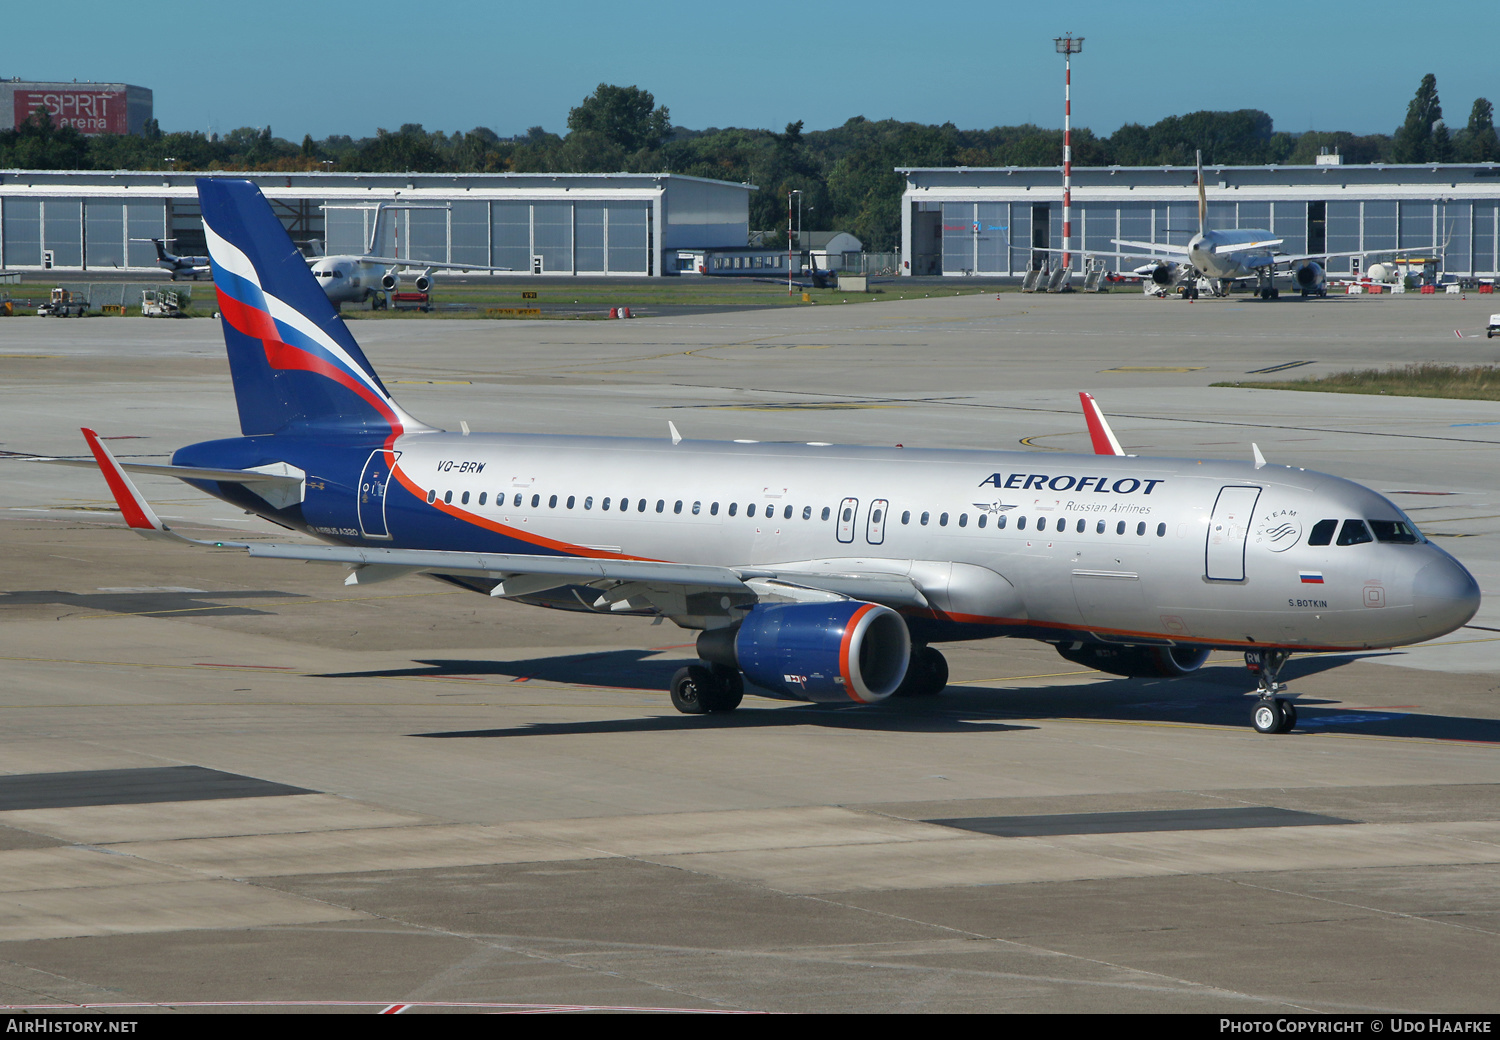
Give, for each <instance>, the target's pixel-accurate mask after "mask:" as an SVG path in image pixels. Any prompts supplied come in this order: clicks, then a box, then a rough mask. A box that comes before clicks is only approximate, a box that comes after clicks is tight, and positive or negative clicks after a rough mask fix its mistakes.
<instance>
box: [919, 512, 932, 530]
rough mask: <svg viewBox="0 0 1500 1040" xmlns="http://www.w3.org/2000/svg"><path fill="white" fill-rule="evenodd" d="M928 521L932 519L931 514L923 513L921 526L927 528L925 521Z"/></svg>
mask: <svg viewBox="0 0 1500 1040" xmlns="http://www.w3.org/2000/svg"><path fill="white" fill-rule="evenodd" d="M930 519H932V514H931V513H923V514H922V520H921V524H922V526H923V527H926V526H927V521H928V520H930Z"/></svg>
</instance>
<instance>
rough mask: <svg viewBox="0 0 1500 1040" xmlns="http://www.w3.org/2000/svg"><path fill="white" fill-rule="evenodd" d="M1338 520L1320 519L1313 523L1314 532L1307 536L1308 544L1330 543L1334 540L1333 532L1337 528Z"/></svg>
mask: <svg viewBox="0 0 1500 1040" xmlns="http://www.w3.org/2000/svg"><path fill="white" fill-rule="evenodd" d="M1338 526H1339V522H1338V521H1337V520H1319V521H1318V522H1317V523H1315V524H1313V528H1312V533H1311V534H1309V535H1308V536H1307V544H1308V545H1329V544H1331V543H1332V542H1333V532H1334V531H1335V530H1337V528H1338Z"/></svg>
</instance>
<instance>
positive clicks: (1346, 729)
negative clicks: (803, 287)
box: [0, 287, 1500, 1013]
mask: <svg viewBox="0 0 1500 1040" xmlns="http://www.w3.org/2000/svg"><path fill="white" fill-rule="evenodd" d="M951 292H952V290H951V289H947V290H945V289H940V288H937V287H934V295H933V297H932V298H930V299H927V300H921V301H911V302H905V303H889V304H887V303H884V302H881V303H877V304H873V305H870V304H867V305H864V306H859V307H855V306H853V305H852V304H851V305H849V306H848V308H847V309H844V307H842V306H841V305H838V304H832V305H819V306H816V307H802V308H796V309H789V310H776V311H768V310H762V311H750V312H735V313H727V314H718V315H697V316H692V317H683V318H669V319H660V320H651V321H616V322H609V323H607V324H606V323H602V322H528V321H475V322H467V321H450V320H391V321H353V322H351V328H352V329H353V331H354V334H355V336H356V338H358V339H359V340H360V342H361V343H362V345H363V346H364V347H365V349H366V351H367V353H368V354H369V355H370V357H371V359H372V360H373V362H374V364H375V366H376V367H377V369H378V370H379V371H380V373H381V375H382V377H383V378H384V380H385V382H386V383H387V385H388V386H389V387H390V389H391V390H392V392H393V393H395V394H396V395H397V396H398V397H399V398H400V399H401V400H402V402H403V404H404V405H405V406H406V407H407V408H408V410H410V411H411V412H412V413H413V414H415V415H417V416H419V417H421V418H422V419H424V420H426V421H428V422H430V423H432V424H434V425H438V426H444V427H449V428H457V426H458V424H459V422H460V420H465V421H467V422H468V423H469V424H470V425H471V427H473V428H474V429H476V430H488V429H512V430H527V431H537V432H559V433H561V432H590V433H605V434H615V433H618V434H629V435H637V434H640V435H647V436H658V435H659V436H662V437H665V436H667V427H666V423H667V420H668V419H670V420H672V421H673V422H675V423H676V424H677V426H678V427H679V428H680V429H681V431H682V432H683V434H684V435H685V436H688V437H710V438H755V439H762V440H825V441H836V442H857V443H879V444H894V443H901V444H905V445H907V446H912V447H916V446H986V447H996V448H1015V449H1022V450H1033V451H1038V452H1049V451H1059V450H1064V451H1087V450H1088V440H1087V435H1086V433H1085V431H1084V427H1083V421H1082V417H1081V415H1080V414H1079V411H1078V405H1077V397H1076V391H1077V390H1080V389H1086V390H1090V391H1092V392H1093V393H1095V394H1096V395H1097V396H1098V397H1099V399H1100V401H1101V403H1102V404H1103V406H1104V408H1105V410H1106V411H1107V412H1108V413H1109V414H1110V416H1111V418H1112V421H1113V422H1114V425H1115V429H1116V431H1117V432H1118V433H1119V435H1120V437H1121V440H1122V441H1123V442H1124V443H1125V446H1126V449H1127V450H1128V451H1130V452H1132V453H1139V454H1161V455H1188V456H1193V457H1201V458H1249V457H1250V452H1251V448H1250V443H1251V442H1252V441H1253V442H1255V443H1257V444H1258V445H1259V447H1260V450H1261V451H1262V452H1263V453H1264V454H1265V455H1266V457H1267V458H1268V459H1269V460H1270V461H1272V462H1275V463H1288V464H1293V465H1300V466H1307V467H1310V468H1318V469H1323V470H1327V471H1330V472H1334V473H1338V474H1340V475H1342V476H1347V477H1351V478H1353V479H1356V480H1359V481H1361V482H1364V483H1366V484H1369V485H1370V486H1372V487H1375V488H1377V489H1380V490H1381V491H1383V492H1385V493H1387V494H1389V495H1391V497H1392V498H1393V499H1394V500H1395V501H1396V502H1397V503H1398V504H1400V505H1401V506H1402V508H1404V509H1406V510H1407V512H1408V513H1409V514H1410V515H1411V516H1412V517H1413V518H1414V519H1415V520H1416V521H1417V522H1418V523H1419V524H1420V525H1421V526H1422V528H1423V529H1424V531H1426V532H1427V533H1428V534H1429V535H1430V536H1432V537H1434V538H1435V539H1438V540H1440V544H1442V545H1443V546H1444V547H1445V548H1448V549H1449V550H1450V551H1452V552H1453V553H1454V554H1455V555H1456V556H1458V557H1459V558H1460V559H1461V560H1462V561H1463V562H1464V563H1465V564H1466V565H1467V566H1468V567H1469V568H1470V569H1471V570H1472V571H1473V572H1474V573H1475V575H1476V576H1477V577H1478V578H1479V581H1480V584H1481V587H1482V588H1483V590H1484V592H1485V595H1486V597H1487V598H1486V601H1485V604H1484V606H1483V607H1482V608H1481V610H1480V613H1479V614H1478V616H1476V617H1475V618H1474V620H1473V622H1472V623H1471V625H1470V626H1469V627H1467V628H1465V629H1463V630H1461V631H1459V632H1457V633H1454V634H1453V635H1451V636H1449V637H1446V638H1445V639H1443V640H1440V641H1438V642H1436V643H1432V644H1426V645H1423V646H1416V647H1406V648H1398V649H1396V650H1392V651H1389V652H1382V653H1372V654H1350V655H1321V656H1319V655H1310V656H1304V657H1296V658H1293V662H1292V664H1291V665H1289V666H1288V669H1287V673H1286V675H1287V676H1288V677H1289V679H1290V682H1291V686H1292V689H1293V691H1295V693H1296V694H1297V695H1298V703H1299V716H1300V719H1299V727H1298V729H1297V730H1296V731H1295V732H1293V733H1292V734H1289V735H1286V736H1282V737H1263V736H1259V735H1257V734H1256V733H1255V732H1254V731H1253V730H1251V729H1250V727H1249V725H1248V721H1249V710H1250V705H1251V703H1252V702H1253V697H1252V696H1251V692H1250V691H1251V690H1252V689H1253V683H1252V682H1251V681H1250V680H1249V678H1248V677H1247V675H1246V673H1245V670H1244V668H1243V665H1242V663H1241V662H1240V661H1239V660H1238V659H1237V658H1236V656H1235V655H1231V654H1216V655H1214V658H1213V659H1212V660H1211V662H1210V664H1209V665H1208V666H1206V667H1205V668H1204V669H1203V670H1202V671H1200V672H1199V673H1197V674H1195V675H1193V676H1191V677H1188V678H1184V679H1179V680H1174V681H1148V680H1129V679H1120V678H1115V677H1111V676H1106V675H1102V674H1100V673H1096V672H1091V671H1086V670H1082V669H1080V668H1078V667H1077V666H1075V665H1072V664H1069V663H1068V662H1066V661H1063V660H1062V659H1061V658H1060V657H1058V656H1057V654H1056V653H1055V652H1054V651H1053V650H1052V648H1051V647H1049V646H1047V645H1046V644H1039V643H1023V642H1012V641H1004V640H994V641H988V642H981V643H967V644H957V645H952V646H949V647H946V648H945V653H946V655H947V657H948V659H949V662H950V665H951V671H952V684H951V685H950V687H949V689H948V690H947V692H946V693H945V694H944V695H943V696H942V697H940V698H937V699H934V700H931V701H925V702H910V701H907V702H902V703H895V704H890V703H888V704H884V705H879V706H875V707H871V708H847V709H844V708H835V707H825V706H818V705H802V704H789V703H784V702H779V701H771V700H765V699H761V698H756V697H748V698H747V699H746V703H745V705H744V707H743V708H742V709H741V710H740V711H738V712H735V713H734V714H733V715H732V716H728V717H723V718H718V717H713V718H706V717H687V716H682V715H679V714H677V713H676V712H675V711H673V709H672V708H671V705H670V703H669V702H668V700H667V698H666V695H665V693H664V689H665V686H666V684H667V681H668V680H669V678H670V676H671V674H672V672H673V671H674V670H675V669H676V668H677V667H679V666H680V665H681V663H682V662H683V661H685V660H687V659H689V658H690V657H692V656H693V651H692V648H691V644H692V633H688V632H683V631H681V630H678V629H676V628H674V627H673V626H671V625H670V624H668V625H661V626H652V625H651V624H650V623H649V622H648V621H645V620H643V619H634V618H622V617H597V618H596V617H580V616H577V615H559V614H557V613H555V612H550V611H540V610H536V609H533V608H527V607H523V606H518V605H515V604H509V603H503V602H494V601H491V600H489V599H487V598H485V597H480V596H476V595H473V594H466V593H461V592H458V591H456V590H450V589H448V588H446V587H443V586H440V585H438V584H436V583H433V582H430V581H426V580H423V579H415V578H413V579H406V580H402V581H396V582H390V583H386V584H380V585H375V586H368V587H354V588H346V587H345V586H343V585H342V583H341V580H342V577H343V572H342V571H341V570H339V569H336V568H321V567H317V566H306V565H301V564H294V563H286V562H275V561H264V562H261V561H251V560H249V559H248V558H246V557H244V556H243V555H242V554H240V553H237V552H231V551H222V552H216V551H197V550H193V549H191V548H188V547H183V546H176V545H169V544H159V543H155V542H147V541H144V540H141V539H139V538H137V537H136V536H134V535H132V534H130V533H129V532H128V531H126V530H125V529H124V528H123V524H122V522H121V520H120V518H119V517H118V515H117V513H116V512H115V511H114V508H113V505H112V502H111V500H110V499H109V497H108V493H107V490H106V488H105V486H104V483H103V481H102V479H101V478H100V477H99V475H98V474H97V473H96V472H91V471H88V470H83V469H67V468H61V467H52V466H43V465H38V464H35V463H31V462H25V461H21V460H19V459H16V458H6V457H4V456H0V669H3V670H0V676H3V679H0V722H3V725H0V1004H4V1005H9V1006H28V1007H40V1006H54V1005H70V1006H77V1005H101V1004H114V1005H145V1006H151V1007H160V1008H163V1009H168V1008H176V1009H181V1010H207V1009H213V1008H217V1007H225V1006H226V1005H228V1004H230V1003H232V1002H246V1003H236V1004H235V1006H234V1009H237V1010H244V1009H245V1007H246V1006H248V1007H251V1008H263V1009H267V1010H270V1009H276V1008H282V1007H287V1006H294V1007H304V1008H314V1009H316V1008H326V1009H328V1010H361V1009H363V1010H379V1009H381V1008H384V1007H386V1006H389V1005H397V1004H405V1005H410V1006H411V1011H412V1012H419V1011H428V1012H433V1011H442V1010H450V1009H453V1010H465V1009H467V1010H472V1009H474V1008H475V1007H476V1006H477V1007H485V1008H501V1009H503V1008H507V1007H508V1008H514V1007H522V1008H526V1007H532V1006H536V1007H544V1008H545V1007H579V1006H584V1007H599V1008H690V1009H703V1010H717V1011H804V1012H817V1011H911V1012H944V1011H1011V1010H1014V1011H1092V1012H1108V1011H1162V1012H1182V1011H1196V1012H1216V1013H1217V1012H1282V1011H1298V1010H1308V1011H1315V1012H1348V1011H1387V1010H1389V1011H1475V1012H1494V1011H1496V1010H1497V1007H1500V998H1497V996H1496V994H1495V990H1494V985H1493V980H1494V978H1495V976H1496V973H1497V969H1500V798H1497V793H1500V698H1497V696H1496V695H1497V693H1500V678H1497V676H1500V596H1497V595H1496V594H1497V593H1500V540H1497V533H1500V455H1497V447H1500V404H1496V403H1492V402H1460V401H1438V400H1424V399H1413V398H1399V399H1390V398H1382V397H1367V396H1354V395H1333V394H1302V393H1284V392H1278V391H1260V390H1245V389H1235V388H1219V389H1214V388H1209V386H1208V384H1210V383H1212V382H1216V381H1225V380H1229V381H1233V380H1236V379H1242V378H1252V379H1254V378H1263V377H1262V376H1260V375H1251V374H1250V373H1251V372H1253V371H1255V370H1262V369H1278V368H1279V372H1276V373H1272V374H1271V375H1270V376H1269V378H1278V377H1280V376H1294V375H1296V376H1300V375H1304V374H1316V373H1324V372H1330V371H1336V370H1340V369H1345V368H1353V367H1369V366H1385V365H1396V364H1405V363H1408V362H1413V361H1428V360H1432V361H1445V362H1448V361H1451V362H1455V363H1464V364H1475V363H1488V362H1490V361H1493V360H1494V358H1495V353H1496V351H1495V348H1494V347H1493V345H1492V341H1489V340H1486V339H1485V338H1484V336H1483V328H1484V325H1485V322H1486V319H1487V317H1488V314H1489V312H1490V311H1491V310H1500V308H1495V307H1492V305H1491V300H1492V298H1491V297H1488V296H1484V297H1479V296H1471V297H1470V298H1468V299H1457V298H1447V297H1436V298H1433V297H1419V296H1407V297H1398V298H1390V297H1377V298H1357V297H1356V298H1338V299H1333V298H1331V299H1329V300H1324V301H1308V302H1301V301H1297V300H1287V299H1283V300H1281V301H1279V302H1275V303H1261V302H1259V301H1254V300H1248V299H1243V298H1237V299H1232V300H1217V301H1207V300H1205V301H1201V302H1199V303H1197V304H1186V303H1182V302H1180V301H1175V300H1173V301H1156V300H1149V299H1144V298H1142V297H1140V296H1139V295H1138V294H1136V293H1115V294H1111V295H1107V296H1099V297H1092V296H1082V295H1075V296H1073V297H1070V298H1057V297H1036V296H1021V295H1015V294H1006V295H1004V296H1002V297H1000V298H998V299H997V298H996V297H994V296H992V295H974V294H960V295H939V294H942V293H951ZM1455 332H1457V333H1458V335H1455ZM1282 366H1287V367H1282ZM82 425H87V426H91V427H93V428H94V429H97V430H99V431H100V433H101V434H103V435H105V436H112V437H117V438H122V439H118V440H114V441H112V442H111V444H112V447H113V449H114V450H115V451H116V452H117V453H118V454H120V455H122V456H134V457H138V458H142V459H148V458H149V459H160V457H161V456H164V455H166V454H168V453H170V451H171V450H172V449H174V448H176V447H178V446H179V445H181V444H185V443H190V442H193V441H197V440H204V439H209V438H212V437H219V436H232V435H235V434H236V433H237V424H236V421H235V414H234V404H233V397H232V394H231V392H230V388H229V383H228V375H227V366H226V364H225V361H224V357H223V348H222V342H221V340H220V338H219V333H218V327H217V323H216V322H212V321H208V320H192V321H179V322H170V321H158V322H153V321H147V320H144V319H131V318H122V319H94V320H89V321H49V320H45V319H35V318H17V319H10V320H6V321H4V322H0V449H3V450H6V451H12V452H37V453H44V454H72V455H76V454H81V453H82V452H83V451H84V450H85V449H84V446H83V443H82V439H81V437H80V436H79V434H78V432H77V430H78V427H79V426H82ZM139 483H140V485H141V487H142V490H143V492H144V493H145V494H146V495H147V496H148V497H149V498H150V499H151V500H152V501H153V502H154V503H155V504H156V506H157V508H158V511H159V512H160V513H161V514H162V515H163V516H164V517H166V518H168V522H169V523H171V524H173V526H175V527H177V528H179V529H181V530H184V531H185V532H186V533H189V534H193V535H195V536H199V537H207V536H209V535H210V533H212V534H213V535H215V536H219V537H225V536H232V537H236V538H242V539H243V538H265V539H272V538H281V537H284V536H285V532H282V531H280V530H279V529H277V528H274V527H272V526H271V525H269V524H265V523H263V522H261V521H259V520H256V519H254V518H251V517H247V516H244V515H242V514H239V513H237V511H236V510H234V509H232V508H231V507H228V506H226V505H224V504H223V503H219V502H216V501H214V500H212V499H208V498H205V497H203V496H201V495H199V494H198V493H197V492H195V491H193V490H192V489H191V488H188V487H186V486H185V485H181V484H178V483H177V482H175V481H165V480H157V479H145V478H142V479H140V480H139ZM297 1002H303V1003H297Z"/></svg>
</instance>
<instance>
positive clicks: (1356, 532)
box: [1339, 520, 1375, 545]
mask: <svg viewBox="0 0 1500 1040" xmlns="http://www.w3.org/2000/svg"><path fill="white" fill-rule="evenodd" d="M1374 540H1375V536H1374V535H1372V534H1370V529H1369V528H1368V527H1366V526H1365V522H1364V521H1363V520H1345V521H1344V526H1343V528H1342V529H1341V530H1340V531H1339V544H1340V545H1363V544H1364V543H1365V542H1373V541H1374Z"/></svg>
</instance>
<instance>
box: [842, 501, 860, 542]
mask: <svg viewBox="0 0 1500 1040" xmlns="http://www.w3.org/2000/svg"><path fill="white" fill-rule="evenodd" d="M858 514H859V499H857V498H846V499H844V500H843V501H842V502H840V503H839V515H838V518H837V519H838V522H839V526H838V532H839V541H841V542H852V541H854V518H855V517H856V516H857V515H858Z"/></svg>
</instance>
